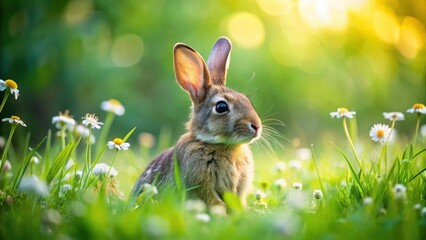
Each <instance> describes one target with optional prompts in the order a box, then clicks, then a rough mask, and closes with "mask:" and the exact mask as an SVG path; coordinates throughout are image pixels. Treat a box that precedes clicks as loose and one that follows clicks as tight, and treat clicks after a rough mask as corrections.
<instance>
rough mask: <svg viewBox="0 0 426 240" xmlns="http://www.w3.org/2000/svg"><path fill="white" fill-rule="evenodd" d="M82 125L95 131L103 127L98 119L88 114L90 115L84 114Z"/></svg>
mask: <svg viewBox="0 0 426 240" xmlns="http://www.w3.org/2000/svg"><path fill="white" fill-rule="evenodd" d="M82 123H83V125H85V126H86V127H89V125H90V127H92V128H96V129H100V128H101V126H100V125H103V123H102V122H99V121H98V117H96V115H95V114H94V113H92V114H90V113H86V116H84V117H83V122H82Z"/></svg>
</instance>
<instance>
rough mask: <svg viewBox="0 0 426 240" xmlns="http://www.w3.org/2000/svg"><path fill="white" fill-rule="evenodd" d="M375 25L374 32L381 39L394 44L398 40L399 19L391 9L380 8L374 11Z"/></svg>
mask: <svg viewBox="0 0 426 240" xmlns="http://www.w3.org/2000/svg"><path fill="white" fill-rule="evenodd" d="M373 27H374V32H375V33H376V35H377V37H378V38H379V39H380V40H382V41H384V42H386V43H389V44H393V43H395V42H397V41H398V35H399V23H398V19H397V17H396V16H395V14H394V13H393V12H392V11H390V10H389V9H380V10H377V11H376V12H375V13H374V15H373Z"/></svg>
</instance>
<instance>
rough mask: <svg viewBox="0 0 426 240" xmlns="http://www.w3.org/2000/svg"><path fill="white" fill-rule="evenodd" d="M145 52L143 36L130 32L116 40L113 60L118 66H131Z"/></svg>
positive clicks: (112, 53) (112, 54) (112, 52)
mask: <svg viewBox="0 0 426 240" xmlns="http://www.w3.org/2000/svg"><path fill="white" fill-rule="evenodd" d="M143 52H144V44H143V41H142V38H141V37H140V36H138V35H134V34H128V35H124V36H121V37H119V38H118V39H117V40H115V42H114V44H113V46H112V48H111V60H112V62H113V63H114V65H115V66H117V67H130V66H133V65H135V64H136V63H137V62H138V61H139V60H141V58H142V55H143Z"/></svg>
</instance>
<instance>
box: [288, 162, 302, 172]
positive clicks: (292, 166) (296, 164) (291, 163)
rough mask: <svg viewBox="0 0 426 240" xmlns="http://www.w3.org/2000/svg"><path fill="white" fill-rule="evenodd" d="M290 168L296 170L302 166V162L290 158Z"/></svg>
mask: <svg viewBox="0 0 426 240" xmlns="http://www.w3.org/2000/svg"><path fill="white" fill-rule="evenodd" d="M289 165H290V168H292V169H294V170H298V169H301V168H302V162H301V161H299V160H291V161H290V162H289Z"/></svg>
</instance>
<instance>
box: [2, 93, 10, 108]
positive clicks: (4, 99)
mask: <svg viewBox="0 0 426 240" xmlns="http://www.w3.org/2000/svg"><path fill="white" fill-rule="evenodd" d="M9 95H10V93H9V91H6V93H5V95H4V98H3V101H2V102H1V105H0V113H1V111H2V110H3V107H4V104H5V103H6V100H7V98H8V97H9Z"/></svg>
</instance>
